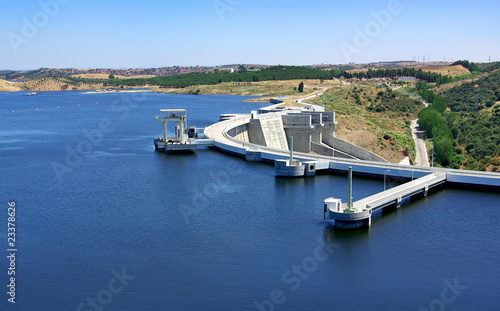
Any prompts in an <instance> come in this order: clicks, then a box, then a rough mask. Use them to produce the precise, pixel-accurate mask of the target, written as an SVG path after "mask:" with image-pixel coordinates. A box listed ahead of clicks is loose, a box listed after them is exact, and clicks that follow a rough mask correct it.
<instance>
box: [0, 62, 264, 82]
mask: <svg viewBox="0 0 500 311" xmlns="http://www.w3.org/2000/svg"><path fill="white" fill-rule="evenodd" d="M239 66H244V67H245V68H247V69H248V70H257V69H263V68H268V67H269V66H268V65H258V64H251V65H248V64H247V65H240V64H235V65H222V66H211V67H210V66H208V67H205V66H173V67H162V68H128V69H124V68H118V69H112V68H107V69H106V68H94V69H74V68H66V69H56V68H39V69H35V70H27V71H12V70H4V71H0V78H1V79H4V80H35V79H40V78H45V77H69V76H73V77H78V76H81V77H82V78H83V77H88V78H94V79H95V78H97V77H99V78H101V79H102V78H103V77H104V78H107V77H108V76H109V75H110V74H112V75H114V76H117V77H118V78H126V77H134V78H141V77H145V76H147V77H153V76H173V75H180V74H187V73H204V72H213V71H215V70H227V71H231V70H233V71H235V70H238V68H239ZM92 75H94V76H92ZM97 75H99V76H97Z"/></svg>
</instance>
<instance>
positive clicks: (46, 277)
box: [0, 92, 500, 310]
mask: <svg viewBox="0 0 500 311" xmlns="http://www.w3.org/2000/svg"><path fill="white" fill-rule="evenodd" d="M243 99H245V97H231V96H182V95H161V94H152V93H148V94H81V92H65V93H62V92H44V93H42V94H41V95H38V96H24V95H23V94H22V93H4V94H0V163H1V167H0V176H1V179H0V180H1V181H0V186H1V193H0V204H1V206H2V208H1V209H0V224H2V225H0V252H1V253H2V254H3V255H2V256H1V257H0V258H1V259H0V282H1V284H2V286H3V288H4V290H5V288H7V287H6V285H7V284H8V275H7V271H8V262H7V258H6V254H7V251H6V250H7V241H6V233H7V225H6V223H7V207H8V205H7V203H8V202H9V201H15V202H16V204H17V209H16V213H17V215H16V230H17V231H16V234H17V236H16V238H17V240H16V242H17V248H18V251H17V254H16V256H17V259H16V291H17V296H16V297H17V298H16V304H15V306H13V305H12V304H11V303H8V302H7V299H8V296H7V294H6V292H5V293H4V294H2V295H0V297H1V299H0V308H1V310H11V309H12V310H14V309H15V310H259V308H260V310H327V309H330V310H335V309H340V310H419V308H420V307H422V308H429V309H430V310H444V309H446V310H495V309H496V310H498V309H499V307H498V302H499V300H498V297H499V296H500V281H499V279H498V276H499V275H500V261H499V260H498V259H499V258H500V247H499V246H498V241H497V240H498V237H499V236H500V229H499V226H498V223H499V220H500V219H499V218H500V217H499V214H498V205H499V204H498V202H499V199H500V195H498V194H496V193H491V192H475V191H467V190H451V189H447V190H442V191H439V192H437V193H434V194H431V195H429V196H427V197H425V198H422V199H420V200H416V201H413V202H411V203H410V204H406V205H404V206H403V207H402V208H401V209H398V210H395V211H393V212H389V213H384V214H379V215H377V216H376V217H374V219H373V222H372V224H373V225H372V227H371V228H369V229H367V230H361V231H356V232H333V231H330V230H328V229H327V228H326V224H325V223H324V222H323V221H322V217H323V216H322V209H323V200H324V199H325V198H327V197H330V196H335V197H340V198H342V199H343V200H346V199H347V180H346V176H344V175H326V176H316V177H315V178H312V179H296V180H282V179H276V178H274V170H273V167H272V166H271V165H267V164H262V163H249V162H245V161H243V160H241V159H238V158H233V157H230V156H228V155H224V154H221V153H218V152H215V151H211V150H208V149H205V150H199V151H196V153H194V154H189V155H166V154H161V153H157V152H154V147H153V142H152V140H153V138H154V137H156V136H158V134H159V133H160V132H161V131H160V130H161V126H160V122H158V121H155V120H154V115H155V114H158V109H160V108H186V109H187V110H188V121H189V125H197V126H207V125H209V124H211V123H213V122H215V121H217V120H218V116H219V114H220V113H228V112H233V113H238V112H243V110H245V111H246V112H249V111H250V110H252V109H253V110H255V109H257V108H258V107H259V106H260V104H250V103H242V102H241V101H242V100H243ZM84 133H87V134H88V135H89V137H91V138H87V136H86V135H85V134H84ZM89 133H90V134H89ZM101 135H102V136H101ZM78 152H80V154H82V153H85V154H86V155H84V156H80V155H78ZM75 154H76V155H77V156H75ZM54 167H55V168H56V169H54ZM353 185H354V199H355V200H356V199H360V198H363V197H365V196H367V195H370V194H374V193H376V192H379V191H381V190H382V189H383V181H382V180H373V179H363V178H356V177H355V179H354V182H353ZM394 185H396V183H395V182H393V181H389V182H388V186H394ZM455 282H456V283H457V284H455V285H453V283H455ZM446 284H448V286H447V285H446ZM450 286H451V287H454V289H453V290H446V288H449V287H450ZM442 293H444V294H443V295H444V296H442ZM271 298H272V299H271ZM88 299H89V300H88ZM92 301H95V305H94V306H93V307H92ZM102 308H104V309H102Z"/></svg>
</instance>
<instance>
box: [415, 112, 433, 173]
mask: <svg viewBox="0 0 500 311" xmlns="http://www.w3.org/2000/svg"><path fill="white" fill-rule="evenodd" d="M417 121H418V119H417V120H413V121H411V131H412V134H413V140H414V141H415V149H416V151H417V156H416V159H415V161H416V162H417V163H416V164H417V165H420V166H425V167H429V158H428V157H427V148H426V147H425V141H424V132H423V131H422V130H421V129H420V127H419V126H418V124H417Z"/></svg>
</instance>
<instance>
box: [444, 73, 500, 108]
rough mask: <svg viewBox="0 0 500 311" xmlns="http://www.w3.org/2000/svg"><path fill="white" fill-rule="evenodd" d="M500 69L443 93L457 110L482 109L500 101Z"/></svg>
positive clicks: (451, 106)
mask: <svg viewBox="0 0 500 311" xmlns="http://www.w3.org/2000/svg"><path fill="white" fill-rule="evenodd" d="M499 86H500V71H498V70H497V71H495V72H493V73H491V74H490V75H488V76H485V77H481V78H480V79H478V80H477V81H474V82H469V83H464V84H462V85H460V86H456V87H454V88H452V89H450V90H448V91H445V92H444V93H443V96H445V97H446V98H448V99H449V101H450V104H449V106H450V109H451V110H452V111H455V112H461V111H464V112H471V111H480V110H482V109H485V108H490V107H492V106H493V105H494V104H495V102H496V101H500V88H499Z"/></svg>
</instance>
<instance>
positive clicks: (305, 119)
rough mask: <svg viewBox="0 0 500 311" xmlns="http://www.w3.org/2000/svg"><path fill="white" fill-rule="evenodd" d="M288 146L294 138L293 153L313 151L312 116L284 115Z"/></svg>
mask: <svg viewBox="0 0 500 311" xmlns="http://www.w3.org/2000/svg"><path fill="white" fill-rule="evenodd" d="M281 117H282V120H283V125H284V128H285V134H286V138H287V140H288V145H290V136H293V151H298V152H305V153H307V152H310V151H311V136H312V133H311V130H312V129H311V116H310V115H305V114H288V115H282V116H281Z"/></svg>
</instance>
